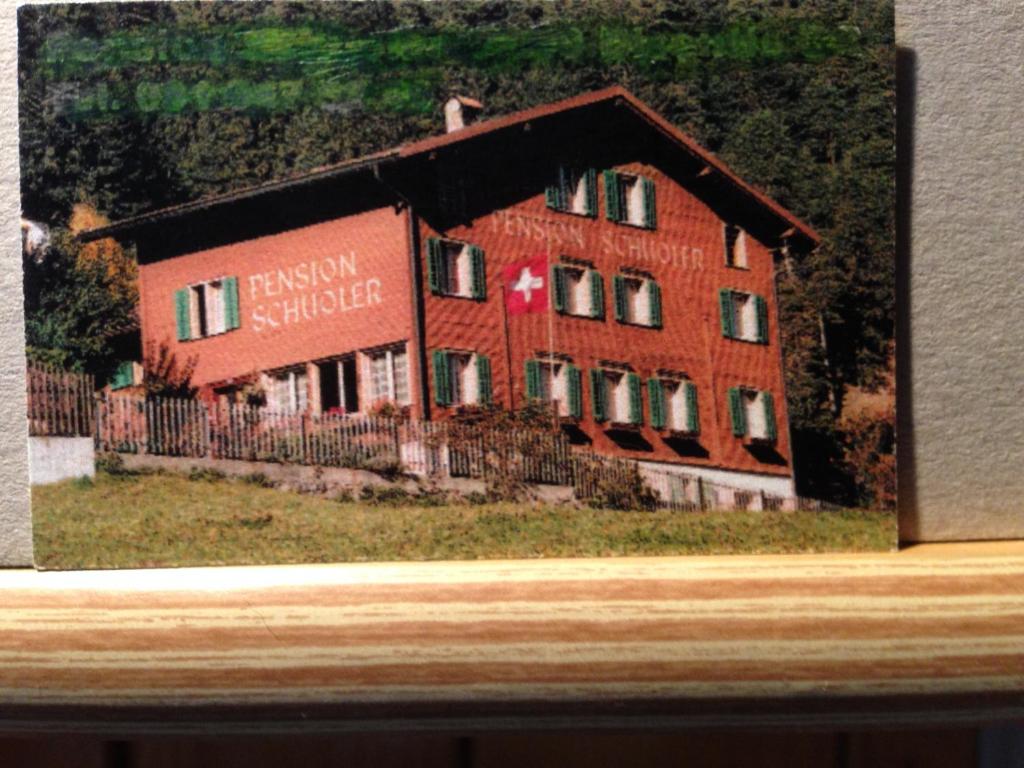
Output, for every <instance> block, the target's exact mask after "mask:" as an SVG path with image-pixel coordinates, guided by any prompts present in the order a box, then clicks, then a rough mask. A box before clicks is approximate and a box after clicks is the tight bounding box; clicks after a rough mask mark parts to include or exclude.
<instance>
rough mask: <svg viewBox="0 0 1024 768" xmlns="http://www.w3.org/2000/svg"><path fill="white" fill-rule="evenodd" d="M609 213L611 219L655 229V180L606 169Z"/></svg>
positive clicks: (605, 182) (656, 219)
mask: <svg viewBox="0 0 1024 768" xmlns="http://www.w3.org/2000/svg"><path fill="white" fill-rule="evenodd" d="M604 199H605V214H606V215H607V217H608V220H609V221H615V222H618V223H620V224H631V225H633V226H635V227H645V228H646V229H655V228H656V227H657V225H658V214H657V203H656V201H655V193H654V182H653V181H651V180H650V179H647V178H644V177H643V176H636V175H633V174H628V173H619V172H618V171H611V170H609V171H605V172H604Z"/></svg>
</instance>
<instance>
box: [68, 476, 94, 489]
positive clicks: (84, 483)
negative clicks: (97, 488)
mask: <svg viewBox="0 0 1024 768" xmlns="http://www.w3.org/2000/svg"><path fill="white" fill-rule="evenodd" d="M71 485H73V486H74V487H75V488H76V489H78V490H80V491H86V490H88V489H90V488H92V487H93V482H92V478H91V477H89V476H88V475H82V476H81V477H76V478H75V479H74V480H72V481H71Z"/></svg>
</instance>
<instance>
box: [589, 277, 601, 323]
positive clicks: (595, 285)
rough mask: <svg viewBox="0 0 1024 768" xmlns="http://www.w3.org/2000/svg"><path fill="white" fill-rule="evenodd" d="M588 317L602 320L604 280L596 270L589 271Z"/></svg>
mask: <svg viewBox="0 0 1024 768" xmlns="http://www.w3.org/2000/svg"><path fill="white" fill-rule="evenodd" d="M590 316H591V317H593V318H596V319H598V320H604V278H603V277H601V273H600V272H598V271H597V270H596V269H592V270H590Z"/></svg>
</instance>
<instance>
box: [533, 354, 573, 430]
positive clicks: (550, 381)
mask: <svg viewBox="0 0 1024 768" xmlns="http://www.w3.org/2000/svg"><path fill="white" fill-rule="evenodd" d="M537 365H538V366H539V371H540V387H541V391H540V392H539V393H538V394H539V395H540V400H541V401H542V402H545V403H553V404H555V406H556V409H557V413H558V415H559V416H568V415H569V379H568V376H567V375H566V374H567V372H568V368H569V363H568V362H566V361H565V360H554V359H544V358H541V359H538V360H537Z"/></svg>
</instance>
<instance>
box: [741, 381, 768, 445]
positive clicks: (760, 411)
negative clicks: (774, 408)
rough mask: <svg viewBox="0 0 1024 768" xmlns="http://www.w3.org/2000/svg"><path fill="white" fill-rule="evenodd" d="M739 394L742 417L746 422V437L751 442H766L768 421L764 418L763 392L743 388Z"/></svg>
mask: <svg viewBox="0 0 1024 768" xmlns="http://www.w3.org/2000/svg"><path fill="white" fill-rule="evenodd" d="M740 393H741V396H742V397H743V415H744V417H745V419H746V422H747V437H748V438H749V439H751V440H767V439H768V419H767V418H766V416H765V408H764V394H765V390H761V389H748V388H746V387H744V388H742V389H741V390H740Z"/></svg>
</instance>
